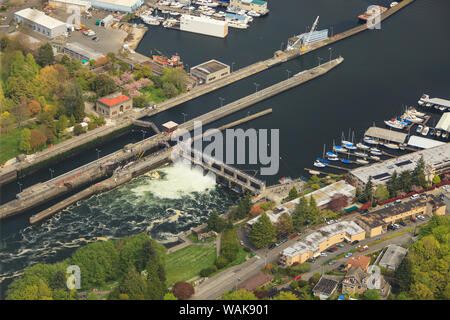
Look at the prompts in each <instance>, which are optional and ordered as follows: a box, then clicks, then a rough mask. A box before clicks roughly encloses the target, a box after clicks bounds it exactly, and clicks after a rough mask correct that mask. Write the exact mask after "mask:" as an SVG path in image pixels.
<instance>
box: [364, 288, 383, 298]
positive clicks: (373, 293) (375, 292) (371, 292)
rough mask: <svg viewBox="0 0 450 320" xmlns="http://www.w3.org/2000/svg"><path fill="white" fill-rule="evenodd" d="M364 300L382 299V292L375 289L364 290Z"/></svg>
mask: <svg viewBox="0 0 450 320" xmlns="http://www.w3.org/2000/svg"><path fill="white" fill-rule="evenodd" d="M363 298H364V300H381V296H380V292H379V291H378V290H375V289H369V290H367V291H366V292H364V296H363Z"/></svg>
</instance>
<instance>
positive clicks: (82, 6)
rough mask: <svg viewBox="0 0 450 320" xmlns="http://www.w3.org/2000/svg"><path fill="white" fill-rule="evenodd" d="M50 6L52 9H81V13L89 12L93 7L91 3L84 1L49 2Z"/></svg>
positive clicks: (51, 0)
mask: <svg viewBox="0 0 450 320" xmlns="http://www.w3.org/2000/svg"><path fill="white" fill-rule="evenodd" d="M48 4H49V6H50V7H51V8H59V9H64V10H67V9H69V8H73V7H77V8H79V9H80V12H84V11H87V10H89V8H90V7H91V6H92V5H91V3H90V2H89V1H84V0H49V2H48Z"/></svg>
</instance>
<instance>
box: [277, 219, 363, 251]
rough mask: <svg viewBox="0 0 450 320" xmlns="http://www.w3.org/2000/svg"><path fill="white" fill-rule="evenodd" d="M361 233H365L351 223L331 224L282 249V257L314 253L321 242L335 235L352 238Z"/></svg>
mask: <svg viewBox="0 0 450 320" xmlns="http://www.w3.org/2000/svg"><path fill="white" fill-rule="evenodd" d="M363 232H365V231H364V229H363V228H361V227H360V226H358V225H357V224H356V223H355V222H353V221H341V222H338V223H333V224H330V225H327V226H324V227H322V228H320V229H319V230H317V231H316V232H313V233H311V234H310V235H308V236H307V237H306V238H305V239H303V240H301V241H298V242H297V243H296V244H294V245H293V246H292V247H289V248H286V249H284V250H283V255H285V256H289V257H295V256H297V255H299V254H303V253H305V252H308V251H312V252H316V251H317V250H318V249H319V245H320V244H321V243H322V242H324V241H326V240H327V239H329V238H331V237H333V236H335V235H338V234H341V233H347V234H348V235H351V236H353V235H357V234H360V233H363Z"/></svg>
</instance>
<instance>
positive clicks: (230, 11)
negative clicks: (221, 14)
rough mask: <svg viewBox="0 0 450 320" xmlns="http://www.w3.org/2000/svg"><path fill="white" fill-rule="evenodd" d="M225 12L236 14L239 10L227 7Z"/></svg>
mask: <svg viewBox="0 0 450 320" xmlns="http://www.w3.org/2000/svg"><path fill="white" fill-rule="evenodd" d="M226 12H229V13H234V14H238V13H239V9H237V8H235V7H233V6H228V7H227V10H226Z"/></svg>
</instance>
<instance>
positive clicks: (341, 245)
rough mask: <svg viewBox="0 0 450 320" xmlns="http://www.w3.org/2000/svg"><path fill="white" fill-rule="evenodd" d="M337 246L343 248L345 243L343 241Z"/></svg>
mask: <svg viewBox="0 0 450 320" xmlns="http://www.w3.org/2000/svg"><path fill="white" fill-rule="evenodd" d="M336 246H337V247H339V248H343V247H344V244H343V243H338V244H337V245H336Z"/></svg>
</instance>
